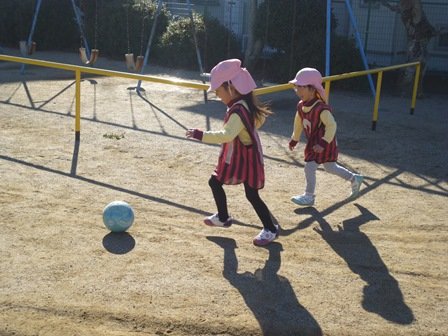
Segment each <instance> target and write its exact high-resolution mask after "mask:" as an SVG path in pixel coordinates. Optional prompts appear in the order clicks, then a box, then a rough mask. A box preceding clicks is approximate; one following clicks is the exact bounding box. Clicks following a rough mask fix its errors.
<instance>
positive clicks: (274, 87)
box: [254, 83, 294, 96]
mask: <svg viewBox="0 0 448 336" xmlns="http://www.w3.org/2000/svg"><path fill="white" fill-rule="evenodd" d="M293 87H294V85H292V84H291V83H287V84H279V85H272V86H267V87H264V88H259V89H255V90H254V94H255V95H257V96H259V95H264V94H267V93H274V92H279V91H286V90H290V89H292V88H293Z"/></svg>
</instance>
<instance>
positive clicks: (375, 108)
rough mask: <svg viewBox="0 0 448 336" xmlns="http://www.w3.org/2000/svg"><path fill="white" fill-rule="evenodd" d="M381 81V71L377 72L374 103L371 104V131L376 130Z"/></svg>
mask: <svg viewBox="0 0 448 336" xmlns="http://www.w3.org/2000/svg"><path fill="white" fill-rule="evenodd" d="M382 81H383V72H382V71H380V72H378V78H377V80H376V95H375V104H374V105H373V118H372V131H374V130H376V122H377V120H378V106H379V105H380V94H381V83H382Z"/></svg>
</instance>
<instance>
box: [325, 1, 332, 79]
mask: <svg viewBox="0 0 448 336" xmlns="http://www.w3.org/2000/svg"><path fill="white" fill-rule="evenodd" d="M330 34H331V0H327V33H326V42H325V76H330V43H331V42H330V40H331V35H330Z"/></svg>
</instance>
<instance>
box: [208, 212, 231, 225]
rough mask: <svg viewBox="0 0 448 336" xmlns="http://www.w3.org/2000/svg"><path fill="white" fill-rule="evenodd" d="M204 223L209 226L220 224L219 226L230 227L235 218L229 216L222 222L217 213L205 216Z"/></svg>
mask: <svg viewBox="0 0 448 336" xmlns="http://www.w3.org/2000/svg"><path fill="white" fill-rule="evenodd" d="M204 223H205V224H206V225H208V226H218V227H224V228H228V227H229V226H230V225H232V223H233V218H232V217H229V218H227V220H226V221H225V222H221V221H220V220H219V216H218V214H217V213H215V214H214V215H211V216H208V217H205V218H204Z"/></svg>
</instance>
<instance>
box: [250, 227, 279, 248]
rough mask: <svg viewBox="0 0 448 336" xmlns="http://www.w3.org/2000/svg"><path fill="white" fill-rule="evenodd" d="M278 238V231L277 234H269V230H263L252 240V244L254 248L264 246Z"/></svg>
mask: <svg viewBox="0 0 448 336" xmlns="http://www.w3.org/2000/svg"><path fill="white" fill-rule="evenodd" d="M277 237H278V229H277V232H275V233H274V232H271V231H269V230H266V229H263V230H261V231H260V233H259V234H258V235H257V236H256V237H255V238H254V240H253V242H254V245H256V246H265V245H268V244H269V243H271V242H273V241H274V240H275V239H276V238H277Z"/></svg>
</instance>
